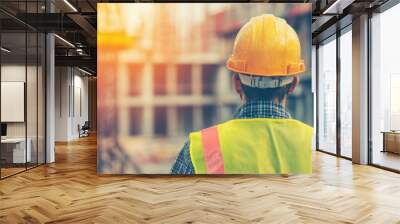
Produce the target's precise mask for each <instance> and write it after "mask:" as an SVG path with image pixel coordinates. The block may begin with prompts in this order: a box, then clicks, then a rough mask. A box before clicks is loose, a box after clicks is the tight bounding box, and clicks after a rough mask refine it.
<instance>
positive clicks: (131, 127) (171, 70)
mask: <svg viewBox="0 0 400 224" xmlns="http://www.w3.org/2000/svg"><path fill="white" fill-rule="evenodd" d="M261 6H263V7H260V5H258V4H151V5H146V4H126V5H125V4H99V15H98V21H99V27H98V32H99V46H98V48H99V49H98V51H99V54H98V55H99V58H98V60H99V68H98V69H99V71H98V74H99V76H98V77H99V78H98V79H99V80H98V81H99V84H98V85H99V93H98V95H99V102H98V107H99V108H98V111H99V136H100V137H101V138H100V139H99V142H98V144H99V147H100V151H99V152H100V154H101V155H100V159H99V160H100V161H99V162H100V163H99V169H100V171H101V172H102V173H117V172H118V173H121V172H122V173H168V172H169V168H170V167H171V165H172V163H173V162H174V159H175V158H176V156H177V155H178V153H179V151H180V149H181V147H182V146H183V143H184V141H185V138H187V136H188V134H189V133H190V132H191V131H193V130H199V129H202V128H205V127H209V126H211V125H214V124H217V123H220V122H223V121H226V120H229V119H230V118H231V117H232V115H233V113H234V112H235V111H236V109H237V108H238V106H239V105H240V98H239V96H238V95H237V94H236V93H235V92H234V90H233V87H232V82H231V76H230V74H229V72H228V70H227V69H226V68H225V61H226V59H227V58H228V56H229V54H230V53H231V50H232V46H233V41H234V38H235V35H236V33H237V32H238V31H239V29H240V28H241V27H242V26H243V25H244V24H245V23H246V22H247V21H248V20H249V19H250V18H251V17H253V16H256V15H260V14H263V13H273V14H275V15H277V16H280V17H284V18H286V19H287V21H288V23H289V24H291V25H292V26H293V27H294V28H295V29H296V31H297V32H298V34H299V37H300V39H301V40H302V41H301V42H302V49H303V50H302V54H303V55H302V57H303V58H304V60H305V63H306V65H307V72H308V73H311V66H310V62H311V56H310V52H311V50H310V49H311V31H310V24H311V15H310V6H308V5H307V4H262V5H261ZM110 17H111V18H110ZM303 77H304V78H303V79H302V80H301V85H300V88H298V90H297V91H296V92H295V94H293V96H291V97H290V98H289V104H288V108H289V111H290V112H291V114H292V116H293V117H294V118H296V119H299V120H302V121H304V122H306V123H308V124H310V125H312V123H313V109H312V108H313V95H312V92H311V75H310V74H307V75H305V76H303Z"/></svg>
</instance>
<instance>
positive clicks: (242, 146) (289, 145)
mask: <svg viewBox="0 0 400 224" xmlns="http://www.w3.org/2000/svg"><path fill="white" fill-rule="evenodd" d="M312 132H313V129H312V128H311V127H310V126H308V125H306V124H304V123H302V122H300V121H297V120H293V119H270V118H255V119H235V120H231V121H228V122H225V123H223V124H220V125H217V126H213V127H210V128H207V129H204V130H201V131H199V132H194V133H191V134H190V156H191V160H192V163H193V166H194V169H195V172H196V174H223V173H225V174H228V173H231V174H240V173H241V174H282V173H288V174H299V173H311V170H312V159H311V142H312Z"/></svg>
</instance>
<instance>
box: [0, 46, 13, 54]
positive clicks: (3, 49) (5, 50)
mask: <svg viewBox="0 0 400 224" xmlns="http://www.w3.org/2000/svg"><path fill="white" fill-rule="evenodd" d="M1 50H2V51H4V52H6V53H10V52H11V50H9V49H7V48H5V47H1Z"/></svg>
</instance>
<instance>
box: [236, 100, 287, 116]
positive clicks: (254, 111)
mask: <svg viewBox="0 0 400 224" xmlns="http://www.w3.org/2000/svg"><path fill="white" fill-rule="evenodd" d="M234 118H235V119H240V118H242V119H243V118H291V116H290V113H289V112H288V111H286V109H285V107H283V106H282V105H281V104H277V103H274V102H273V101H267V100H253V101H249V102H246V103H245V104H243V105H242V106H241V107H240V108H239V109H238V110H237V112H236V114H235V116H234Z"/></svg>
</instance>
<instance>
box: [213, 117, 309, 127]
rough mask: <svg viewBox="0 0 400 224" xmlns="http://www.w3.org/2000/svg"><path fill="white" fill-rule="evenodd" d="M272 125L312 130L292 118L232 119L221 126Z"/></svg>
mask: <svg viewBox="0 0 400 224" xmlns="http://www.w3.org/2000/svg"><path fill="white" fill-rule="evenodd" d="M241 123H244V124H249V123H250V124H259V125H263V124H266V125H268V124H274V125H287V126H291V127H302V128H305V129H309V130H313V127H312V126H310V125H308V124H306V123H304V122H303V121H300V120H296V119H293V118H246V119H233V120H229V121H227V122H224V123H222V124H221V125H224V124H227V125H235V124H241Z"/></svg>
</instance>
